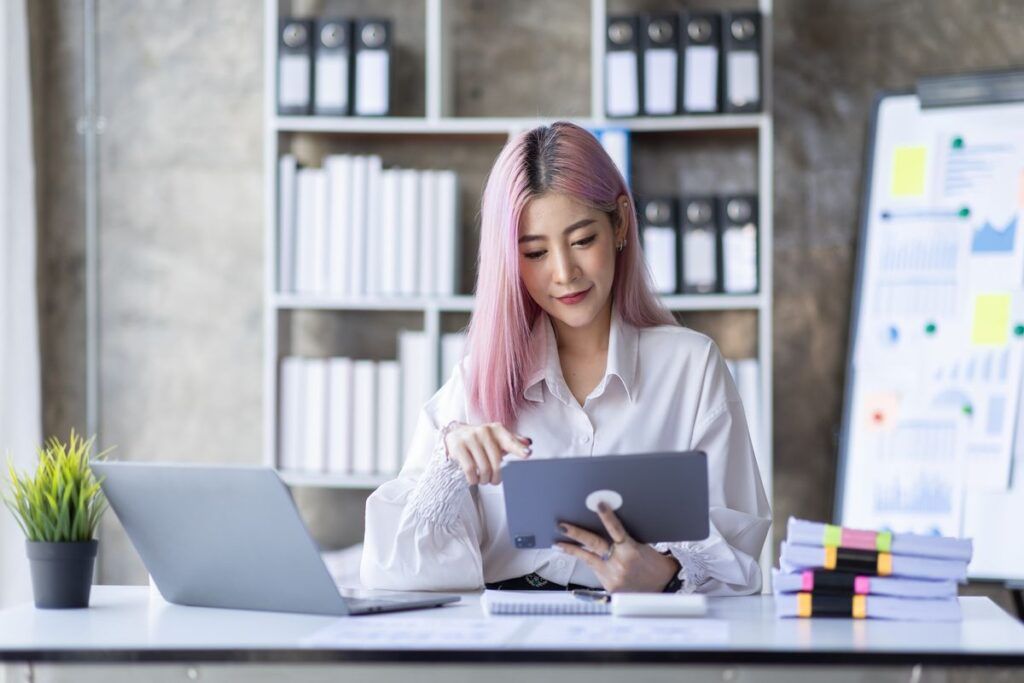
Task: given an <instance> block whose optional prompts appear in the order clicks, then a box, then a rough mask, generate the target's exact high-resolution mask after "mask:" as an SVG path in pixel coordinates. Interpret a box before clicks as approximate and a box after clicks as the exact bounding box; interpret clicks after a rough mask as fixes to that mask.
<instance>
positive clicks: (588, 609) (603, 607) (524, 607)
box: [480, 590, 612, 615]
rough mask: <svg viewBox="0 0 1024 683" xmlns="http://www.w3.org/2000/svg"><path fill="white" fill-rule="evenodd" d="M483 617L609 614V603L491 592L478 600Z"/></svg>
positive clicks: (549, 594) (543, 594) (555, 595)
mask: <svg viewBox="0 0 1024 683" xmlns="http://www.w3.org/2000/svg"><path fill="white" fill-rule="evenodd" d="M480 606H481V607H483V610H484V614H487V615H493V614H611V613H612V607H611V603H608V602H598V601H595V600H585V599H583V598H578V597H576V596H574V595H573V594H572V593H570V592H568V591H507V590H500V591H492V590H485V591H484V593H483V595H482V596H481V597H480Z"/></svg>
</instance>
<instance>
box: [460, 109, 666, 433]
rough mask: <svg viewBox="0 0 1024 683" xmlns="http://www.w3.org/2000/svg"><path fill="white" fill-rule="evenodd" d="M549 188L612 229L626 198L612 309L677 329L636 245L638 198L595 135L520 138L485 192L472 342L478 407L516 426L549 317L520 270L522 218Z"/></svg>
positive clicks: (471, 386)
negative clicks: (540, 327)
mask: <svg viewBox="0 0 1024 683" xmlns="http://www.w3.org/2000/svg"><path fill="white" fill-rule="evenodd" d="M548 192H552V193H559V194H564V195H567V196H569V197H573V198H574V199H576V200H577V201H579V202H582V203H584V204H586V205H588V206H591V207H593V208H595V209H598V210H600V211H604V212H605V213H607V214H608V215H609V217H610V218H611V220H612V225H613V226H614V225H616V223H617V222H618V218H617V213H616V209H617V206H618V204H617V200H618V198H619V197H620V196H622V195H625V196H626V199H627V200H628V202H629V206H628V211H627V212H626V220H627V223H628V225H627V228H626V247H625V249H623V250H622V251H621V252H619V253H618V254H617V255H616V261H615V280H614V283H613V284H612V292H611V296H612V301H613V305H614V306H615V307H616V310H617V311H618V313H619V316H620V317H621V318H622V320H623V321H625V322H627V323H630V324H632V325H634V326H635V327H653V326H655V325H677V324H678V323H677V322H676V320H675V318H674V317H673V316H672V314H671V313H670V312H669V311H668V310H667V309H666V308H665V307H664V306H663V305H662V303H661V301H659V299H658V297H657V296H656V295H655V294H654V292H653V289H652V287H651V280H650V274H649V272H648V270H647V267H646V264H645V262H644V258H643V253H642V252H641V250H640V249H639V248H638V245H639V234H638V230H637V221H636V209H635V207H634V205H633V199H632V197H631V196H630V192H629V188H628V187H627V186H626V182H625V180H623V178H622V174H621V173H619V171H618V169H617V168H616V167H615V164H614V162H613V161H612V159H611V157H609V156H608V153H607V152H605V151H604V148H603V147H601V144H600V143H599V142H598V141H597V138H595V137H594V136H593V134H591V133H590V132H589V131H587V130H586V129H584V128H580V127H579V126H577V125H575V124H572V123H567V122H564V121H559V122H556V123H554V124H552V125H551V126H538V127H537V128H534V129H533V130H530V131H527V132H524V133H520V134H519V135H517V136H516V137H515V138H513V139H512V140H510V141H509V142H508V144H506V145H505V148H504V149H503V150H502V151H501V153H500V154H499V155H498V158H497V160H496V161H495V162H494V166H493V167H492V168H491V172H490V175H489V176H488V178H487V184H486V186H485V187H484V194H483V199H482V202H481V211H480V213H481V225H480V253H479V256H478V258H477V281H476V307H475V311H474V312H473V316H472V319H471V320H470V323H469V337H468V341H467V347H468V348H467V351H468V354H469V357H470V360H471V361H472V362H473V371H472V372H470V373H468V377H467V389H468V394H469V403H470V407H471V408H473V409H475V410H476V411H477V412H478V413H479V414H480V415H482V416H483V417H484V419H485V420H486V421H488V422H500V423H501V424H503V425H505V426H506V427H508V428H512V426H513V425H514V424H515V422H516V420H517V418H518V415H519V410H520V408H521V406H522V403H523V401H524V400H525V399H524V398H523V395H522V393H523V389H524V388H525V387H524V384H525V381H526V376H525V375H526V372H527V371H528V370H529V368H530V358H529V345H530V331H531V330H532V328H533V324H534V322H535V320H536V318H537V315H538V314H539V313H540V312H541V308H540V306H539V305H537V303H536V302H535V301H534V300H533V299H532V298H531V297H530V295H529V293H528V292H527V291H526V286H525V284H524V283H523V281H522V279H521V277H520V273H519V250H518V246H517V244H518V240H519V221H520V218H521V216H522V215H523V211H524V209H525V207H526V205H527V203H529V201H530V200H531V199H534V198H535V197H539V196H541V195H543V194H546V193H548Z"/></svg>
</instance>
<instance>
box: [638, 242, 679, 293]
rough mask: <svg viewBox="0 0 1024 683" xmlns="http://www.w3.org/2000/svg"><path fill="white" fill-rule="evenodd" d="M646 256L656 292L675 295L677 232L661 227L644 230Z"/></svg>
mask: <svg viewBox="0 0 1024 683" xmlns="http://www.w3.org/2000/svg"><path fill="white" fill-rule="evenodd" d="M643 240H644V256H645V257H646V259H647V265H648V267H649V268H650V269H651V277H652V278H653V280H654V282H653V284H654V291H656V292H658V293H659V294H673V293H674V292H675V291H676V253H677V245H676V230H675V228H671V227H668V228H663V227H660V226H647V227H645V228H644V229H643Z"/></svg>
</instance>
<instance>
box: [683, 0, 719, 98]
mask: <svg viewBox="0 0 1024 683" xmlns="http://www.w3.org/2000/svg"><path fill="white" fill-rule="evenodd" d="M721 36H722V17H721V15H720V14H718V13H717V12H691V11H683V12H681V13H680V15H679V53H680V83H681V85H682V87H681V88H680V111H681V112H683V113H684V114H714V113H717V112H719V111H721V109H722V105H721V103H722V78H721V61H722V46H721Z"/></svg>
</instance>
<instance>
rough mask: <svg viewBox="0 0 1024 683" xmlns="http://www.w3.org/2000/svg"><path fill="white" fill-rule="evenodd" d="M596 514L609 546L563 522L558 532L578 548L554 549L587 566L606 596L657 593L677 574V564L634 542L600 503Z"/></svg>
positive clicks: (561, 546) (563, 545)
mask: <svg viewBox="0 0 1024 683" xmlns="http://www.w3.org/2000/svg"><path fill="white" fill-rule="evenodd" d="M597 514H598V516H599V517H600V518H601V522H602V523H603V524H604V528H605V529H606V530H607V532H608V536H609V537H610V538H611V539H612V542H611V543H609V542H608V541H607V540H605V539H604V538H603V537H602V536H599V535H598V534H595V533H594V532H592V531H588V530H586V529H584V528H582V527H578V526H575V525H573V524H569V523H567V522H562V523H560V524H559V525H558V526H559V530H560V531H562V533H564V534H565V535H566V536H568V537H569V538H571V539H573V540H574V541H578V542H579V543H580V545H574V544H572V543H556V544H555V547H556V548H558V549H559V550H561V551H563V552H564V553H566V554H567V555H572V556H573V557H578V558H579V559H581V560H583V561H584V562H586V563H587V565H588V566H589V567H590V568H591V569H593V570H594V573H595V574H597V578H598V579H600V580H601V585H602V586H604V589H605V590H606V591H608V592H609V593H638V592H649V593H660V592H661V591H662V590H663V589H664V588H665V586H666V585H668V582H669V581H671V580H672V577H673V576H675V575H676V573H677V572H678V571H679V562H678V561H676V559H675V558H673V557H671V556H669V555H662V554H661V553H659V552H658V551H657V550H655V549H654V548H652V547H651V546H649V545H647V544H646V543H638V542H637V541H635V540H633V538H632V537H631V536H630V535H629V534H628V533H626V529H625V528H624V527H623V526H622V522H621V521H619V518H618V516H616V514H615V513H614V512H612V510H611V508H609V507H608V505H607V504H605V503H603V502H602V503H599V504H598V513H597Z"/></svg>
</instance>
